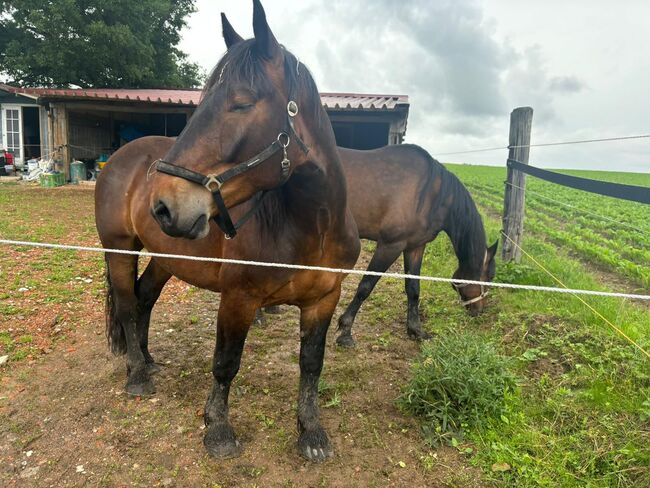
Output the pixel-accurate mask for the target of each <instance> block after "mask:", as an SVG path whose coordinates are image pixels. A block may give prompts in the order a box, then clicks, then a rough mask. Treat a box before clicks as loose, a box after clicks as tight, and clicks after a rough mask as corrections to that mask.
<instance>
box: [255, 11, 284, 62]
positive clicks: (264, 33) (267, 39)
mask: <svg viewBox="0 0 650 488" xmlns="http://www.w3.org/2000/svg"><path fill="white" fill-rule="evenodd" d="M253 31H254V32H255V41H256V46H257V50H258V51H259V53H260V54H261V55H262V56H263V57H264V58H266V59H274V58H275V57H276V56H279V54H280V44H279V43H278V41H277V40H276V38H275V36H274V35H273V32H271V28H270V27H269V24H268V22H267V21H266V13H265V12H264V7H262V4H261V3H260V0H253Z"/></svg>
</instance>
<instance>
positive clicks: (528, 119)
mask: <svg viewBox="0 0 650 488" xmlns="http://www.w3.org/2000/svg"><path fill="white" fill-rule="evenodd" d="M532 126H533V109H532V108H530V107H519V108H516V109H514V110H513V111H512V113H511V114H510V138H509V143H508V145H509V147H510V150H509V153H508V159H514V160H515V161H519V162H520V163H523V164H528V156H529V154H530V147H528V146H529V145H530V132H531V129H532ZM521 146H524V147H521ZM525 188H526V175H525V173H522V172H521V171H516V170H513V169H510V168H508V179H507V181H506V192H505V199H504V205H503V233H504V234H505V235H507V236H509V237H510V239H512V240H513V241H515V242H516V243H517V244H519V245H520V244H521V242H522V240H523V233H524V205H525V201H526V192H525ZM501 250H502V251H501V257H502V258H503V260H504V261H505V262H509V261H512V260H513V259H514V260H515V262H517V263H518V262H519V261H520V260H521V251H520V250H519V248H518V247H517V246H516V245H515V244H514V243H512V242H511V241H510V240H509V239H507V238H506V237H503V243H502V246H501Z"/></svg>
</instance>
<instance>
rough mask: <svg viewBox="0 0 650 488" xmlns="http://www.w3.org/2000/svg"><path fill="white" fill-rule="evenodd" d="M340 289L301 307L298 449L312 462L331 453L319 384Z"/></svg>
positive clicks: (323, 458) (329, 455)
mask: <svg viewBox="0 0 650 488" xmlns="http://www.w3.org/2000/svg"><path fill="white" fill-rule="evenodd" d="M339 296H340V289H338V290H336V291H335V292H332V293H331V294H330V295H328V296H326V297H325V298H323V299H321V300H320V301H319V302H318V304H316V305H313V306H310V307H304V308H302V309H301V315H300V392H299V396H298V434H299V438H298V450H299V451H300V454H301V455H303V456H304V457H306V458H307V459H310V460H312V461H316V462H320V461H324V460H325V459H327V458H329V457H331V456H332V455H333V454H334V450H333V449H332V445H331V443H330V440H329V438H328V436H327V433H326V432H325V429H323V427H322V425H321V423H320V412H319V409H318V381H319V378H320V374H321V371H322V369H323V356H324V354H325V339H326V336H327V329H328V327H329V324H330V322H331V320H332V315H333V314H334V310H335V308H336V304H337V303H338V299H339Z"/></svg>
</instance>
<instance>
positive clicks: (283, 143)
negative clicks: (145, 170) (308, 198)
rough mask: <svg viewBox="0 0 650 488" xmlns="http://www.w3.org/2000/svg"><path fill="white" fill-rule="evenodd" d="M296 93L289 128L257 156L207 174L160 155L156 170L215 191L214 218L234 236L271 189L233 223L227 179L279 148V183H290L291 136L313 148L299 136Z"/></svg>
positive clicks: (290, 106)
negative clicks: (224, 189) (216, 211)
mask: <svg viewBox="0 0 650 488" xmlns="http://www.w3.org/2000/svg"><path fill="white" fill-rule="evenodd" d="M291 92H293V90H291ZM293 95H294V94H293V93H290V94H289V103H287V124H286V129H285V130H284V131H282V132H280V133H279V134H278V137H277V138H276V139H275V141H273V142H272V143H271V144H269V145H268V146H267V147H266V149H264V150H263V151H261V152H260V153H258V154H257V155H256V156H253V157H252V158H251V159H249V160H248V161H244V162H243V163H239V164H237V165H235V166H233V167H232V168H230V169H228V170H226V171H224V172H223V173H220V174H218V175H217V174H213V173H211V174H207V175H204V174H202V173H197V172H196V171H192V170H190V169H187V168H183V167H181V166H177V165H175V164H171V163H168V162H167V161H163V160H162V159H159V160H158V161H157V162H156V163H155V164H156V171H158V172H160V173H164V174H167V175H170V176H176V177H178V178H182V179H184V180H187V181H191V182H192V183H196V184H198V185H201V186H203V187H205V188H206V189H207V190H208V191H209V192H210V193H211V194H212V199H213V200H214V203H215V205H216V206H217V208H218V209H219V214H218V215H217V216H216V217H214V221H215V222H216V223H217V225H218V226H219V228H220V229H221V230H222V232H223V233H224V234H225V236H226V239H232V238H233V237H235V236H236V235H237V230H238V229H239V228H241V226H242V225H244V224H245V223H246V222H247V221H248V219H250V218H251V217H252V216H253V215H254V214H255V212H256V211H257V209H258V208H259V206H260V204H261V203H262V199H263V198H264V195H265V194H266V193H267V192H266V191H261V192H258V193H257V194H256V195H255V197H254V198H255V199H256V202H255V204H254V205H253V208H251V209H250V210H249V211H248V212H246V214H244V216H242V218H240V219H239V220H238V221H237V223H234V224H233V221H232V218H231V217H230V212H229V211H228V207H226V203H225V202H224V200H223V196H222V195H221V187H222V186H223V185H224V183H226V182H227V181H228V180H231V179H232V178H234V177H235V176H239V175H241V174H243V173H246V172H248V171H250V170H252V169H253V168H256V167H257V166H259V165H260V164H262V163H263V162H264V161H266V160H268V159H270V158H271V157H273V156H274V155H275V154H276V153H277V152H279V151H282V153H283V158H282V162H281V163H280V170H281V172H282V181H281V182H280V184H279V185H278V186H281V185H283V184H284V183H286V181H287V179H288V178H289V174H290V169H291V161H290V160H289V157H288V155H287V148H288V147H289V144H291V137H292V136H293V138H294V140H295V141H296V143H297V144H298V146H299V147H300V149H302V151H303V152H304V153H305V154H307V153H308V152H309V148H307V146H306V145H305V143H304V142H303V141H302V139H300V136H298V134H297V133H296V130H295V127H294V118H295V117H296V115H298V111H299V110H298V104H297V103H296V102H295V101H294V99H295V97H294V96H293Z"/></svg>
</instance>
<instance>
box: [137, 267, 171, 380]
mask: <svg viewBox="0 0 650 488" xmlns="http://www.w3.org/2000/svg"><path fill="white" fill-rule="evenodd" d="M171 276H172V275H171V274H170V273H168V272H167V271H165V270H164V269H163V268H162V267H161V266H160V265H159V264H158V263H157V262H156V260H155V259H152V260H150V261H149V264H148V265H147V268H146V269H145V270H144V273H142V275H141V276H140V278H139V279H138V281H137V283H136V291H135V292H136V295H137V297H138V322H137V331H138V339H139V341H140V350H141V351H142V354H143V355H144V361H145V363H146V364H147V370H148V371H149V373H157V372H158V371H160V366H158V365H157V364H156V363H155V361H154V360H153V357H151V354H150V353H149V323H150V322H151V310H152V309H153V307H154V305H155V304H156V302H157V301H158V298H159V297H160V293H161V292H162V290H163V288H164V287H165V283H167V281H169V278H171Z"/></svg>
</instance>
